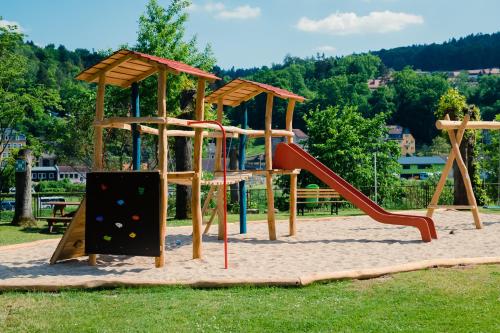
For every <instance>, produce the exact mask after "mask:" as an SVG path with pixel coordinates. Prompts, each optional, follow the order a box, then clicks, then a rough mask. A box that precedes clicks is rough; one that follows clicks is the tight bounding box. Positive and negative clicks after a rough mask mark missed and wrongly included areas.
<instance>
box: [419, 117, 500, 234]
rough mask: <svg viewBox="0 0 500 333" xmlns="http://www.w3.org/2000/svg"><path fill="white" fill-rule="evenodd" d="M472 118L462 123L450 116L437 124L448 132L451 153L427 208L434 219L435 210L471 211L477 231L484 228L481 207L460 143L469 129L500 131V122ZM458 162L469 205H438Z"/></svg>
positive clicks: (428, 213)
mask: <svg viewBox="0 0 500 333" xmlns="http://www.w3.org/2000/svg"><path fill="white" fill-rule="evenodd" d="M469 120H470V116H469V115H466V116H465V117H464V119H463V120H462V121H451V120H450V117H449V115H446V117H445V119H444V120H438V121H437V122H436V127H437V128H438V129H440V130H446V132H447V133H448V137H449V138H450V144H451V151H450V153H449V154H448V160H447V161H446V164H445V166H444V169H443V171H442V174H441V178H440V179H439V182H438V184H437V186H436V191H435V192H434V195H433V197H432V200H431V202H430V204H429V206H428V207H427V216H428V217H432V215H433V213H434V210H435V209H437V208H452V209H453V208H454V209H470V210H471V212H472V216H473V218H474V225H475V226H476V228H477V229H481V228H482V223H481V219H480V217H479V207H478V206H477V202H476V197H475V195H474V191H473V188H472V182H471V179H470V177H469V172H468V170H467V165H466V164H465V162H464V160H463V157H462V154H461V153H460V143H461V142H462V139H463V137H464V133H465V131H466V130H467V129H476V130H477V129H489V130H499V129H500V122H495V121H469ZM454 161H456V162H457V165H458V168H459V170H460V174H461V175H462V178H463V181H464V185H465V190H466V192H467V200H468V202H469V205H459V206H457V205H454V206H453V205H452V206H450V205H446V206H443V205H438V203H439V197H440V196H441V193H442V191H443V188H444V185H445V184H446V178H447V177H448V174H449V173H450V171H451V168H452V167H453V162H454Z"/></svg>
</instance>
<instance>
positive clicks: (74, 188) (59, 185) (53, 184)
mask: <svg viewBox="0 0 500 333" xmlns="http://www.w3.org/2000/svg"><path fill="white" fill-rule="evenodd" d="M35 190H36V191H37V192H83V191H85V184H73V183H72V182H70V181H69V179H63V180H43V181H41V182H39V183H38V184H37V185H36V187H35Z"/></svg>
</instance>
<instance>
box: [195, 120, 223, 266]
mask: <svg viewBox="0 0 500 333" xmlns="http://www.w3.org/2000/svg"><path fill="white" fill-rule="evenodd" d="M191 124H215V125H217V126H219V127H220V130H221V132H222V150H223V151H224V154H223V155H222V159H223V163H224V167H223V170H224V183H223V184H224V185H223V189H224V215H223V216H224V218H223V222H224V268H225V269H227V268H228V260H227V184H226V176H227V163H226V130H225V129H224V127H223V126H222V124H221V123H220V122H218V121H215V120H198V121H189V122H188V125H191Z"/></svg>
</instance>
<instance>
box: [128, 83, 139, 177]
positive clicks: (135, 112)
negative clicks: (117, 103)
mask: <svg viewBox="0 0 500 333" xmlns="http://www.w3.org/2000/svg"><path fill="white" fill-rule="evenodd" d="M131 88H132V89H131V94H130V104H131V105H132V114H131V116H132V117H140V116H141V109H140V106H139V83H137V82H134V83H132V87H131ZM131 127H132V170H141V133H140V132H139V124H132V126H131Z"/></svg>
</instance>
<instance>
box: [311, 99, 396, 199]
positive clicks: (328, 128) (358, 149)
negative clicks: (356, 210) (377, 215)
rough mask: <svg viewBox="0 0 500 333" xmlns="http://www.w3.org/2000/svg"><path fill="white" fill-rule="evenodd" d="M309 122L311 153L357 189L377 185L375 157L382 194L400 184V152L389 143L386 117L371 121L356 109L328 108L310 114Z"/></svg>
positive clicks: (382, 116) (375, 118) (391, 142)
mask: <svg viewBox="0 0 500 333" xmlns="http://www.w3.org/2000/svg"><path fill="white" fill-rule="evenodd" d="M305 121H306V124H307V129H308V134H309V139H308V141H307V147H308V150H309V152H310V153H311V154H312V155H313V156H315V157H316V158H318V159H319V160H320V161H321V162H322V163H324V164H325V165H326V166H328V167H329V168H331V169H332V170H333V171H335V172H336V173H338V174H339V175H340V176H342V177H343V178H344V179H346V180H347V181H348V182H350V183H352V184H353V185H354V186H356V187H358V188H359V187H363V186H371V185H372V184H373V182H374V176H375V175H374V165H373V156H374V153H376V154H377V164H378V166H377V171H378V172H377V178H378V182H379V184H380V187H381V193H382V192H383V189H384V188H387V187H390V186H391V184H394V182H396V181H398V178H399V176H398V171H399V168H400V166H399V163H398V162H397V159H398V157H399V154H400V148H399V147H398V145H397V144H396V143H395V142H394V141H391V140H385V138H386V136H387V126H386V122H385V121H386V116H385V115H384V114H378V115H376V116H374V117H373V118H369V119H367V118H364V117H363V116H362V114H361V113H360V112H359V111H358V110H356V108H355V107H344V108H340V107H327V108H326V109H324V110H319V109H318V110H316V111H313V112H310V113H309V114H308V115H307V117H306V119H305ZM305 181H310V179H305Z"/></svg>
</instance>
